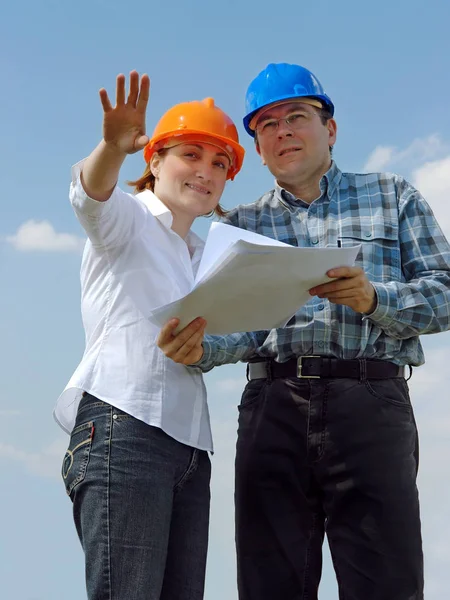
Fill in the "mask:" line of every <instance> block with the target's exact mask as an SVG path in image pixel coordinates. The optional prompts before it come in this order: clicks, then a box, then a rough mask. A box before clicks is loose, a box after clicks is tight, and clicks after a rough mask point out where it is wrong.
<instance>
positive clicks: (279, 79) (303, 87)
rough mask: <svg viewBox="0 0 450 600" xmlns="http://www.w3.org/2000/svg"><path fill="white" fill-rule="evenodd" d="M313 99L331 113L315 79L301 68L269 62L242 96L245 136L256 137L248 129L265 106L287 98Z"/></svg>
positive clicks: (330, 106) (309, 72)
mask: <svg viewBox="0 0 450 600" xmlns="http://www.w3.org/2000/svg"><path fill="white" fill-rule="evenodd" d="M305 97H309V98H316V99H317V100H320V101H321V103H322V105H324V108H327V109H328V110H329V111H330V113H331V115H332V116H333V114H334V105H333V103H332V102H331V100H330V98H329V97H328V96H327V95H326V94H325V92H324V90H323V87H322V85H321V83H320V81H319V80H318V79H317V77H316V76H315V75H314V74H313V73H311V71H308V69H305V67H301V66H300V65H290V64H288V63H277V64H275V63H271V64H270V65H267V67H266V68H265V69H264V70H263V71H261V73H260V74H259V75H258V76H257V77H255V79H254V80H253V81H252V82H251V84H250V85H249V86H248V90H247V94H246V96H245V108H246V112H247V114H246V116H245V117H244V127H245V130H246V131H247V133H248V134H250V135H251V136H252V137H255V132H254V131H253V130H252V129H250V126H249V125H250V121H251V120H252V118H253V117H254V115H255V114H256V113H257V112H258V111H259V110H261V108H263V107H264V106H267V105H269V104H273V103H274V102H280V101H281V100H289V99H290V98H293V99H295V98H305Z"/></svg>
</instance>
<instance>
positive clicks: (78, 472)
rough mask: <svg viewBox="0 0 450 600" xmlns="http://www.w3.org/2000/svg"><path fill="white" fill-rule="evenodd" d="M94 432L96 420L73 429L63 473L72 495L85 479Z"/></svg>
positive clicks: (69, 492)
mask: <svg viewBox="0 0 450 600" xmlns="http://www.w3.org/2000/svg"><path fill="white" fill-rule="evenodd" d="M93 434H94V422H93V421H88V422H87V423H83V424H82V425H78V427H75V429H74V430H73V431H72V434H71V436H70V442H69V447H68V448H67V450H66V453H65V455H64V459H63V464H62V469H61V474H62V478H63V481H64V485H65V487H66V492H67V494H68V495H69V496H70V494H71V493H72V491H73V490H74V488H75V486H77V485H78V484H79V483H81V482H82V481H83V479H84V478H85V476H86V470H87V466H88V463H89V455H90V452H91V446H92V437H93Z"/></svg>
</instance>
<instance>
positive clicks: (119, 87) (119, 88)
mask: <svg viewBox="0 0 450 600" xmlns="http://www.w3.org/2000/svg"><path fill="white" fill-rule="evenodd" d="M123 104H125V75H124V74H123V73H120V75H117V79H116V106H122V105H123Z"/></svg>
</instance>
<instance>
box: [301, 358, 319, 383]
mask: <svg viewBox="0 0 450 600" xmlns="http://www.w3.org/2000/svg"><path fill="white" fill-rule="evenodd" d="M304 358H321V357H320V356H318V355H317V354H309V355H308V356H299V357H298V359H297V377H298V378H299V379H320V375H303V374H302V368H303V364H302V361H303V359H304Z"/></svg>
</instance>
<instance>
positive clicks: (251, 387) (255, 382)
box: [238, 378, 267, 410]
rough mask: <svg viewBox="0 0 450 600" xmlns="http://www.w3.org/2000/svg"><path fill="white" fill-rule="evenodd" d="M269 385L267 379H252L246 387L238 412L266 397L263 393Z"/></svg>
mask: <svg viewBox="0 0 450 600" xmlns="http://www.w3.org/2000/svg"><path fill="white" fill-rule="evenodd" d="M266 385H267V379H262V378H261V379H252V380H250V381H249V382H248V383H247V385H246V386H245V389H244V392H243V394H242V397H241V403H240V404H239V405H238V410H242V409H245V408H249V407H250V406H253V404H255V403H256V402H258V400H261V398H263V397H264V394H263V393H262V391H263V390H264V389H265V387H266Z"/></svg>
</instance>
